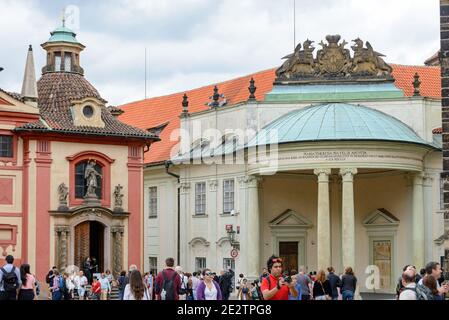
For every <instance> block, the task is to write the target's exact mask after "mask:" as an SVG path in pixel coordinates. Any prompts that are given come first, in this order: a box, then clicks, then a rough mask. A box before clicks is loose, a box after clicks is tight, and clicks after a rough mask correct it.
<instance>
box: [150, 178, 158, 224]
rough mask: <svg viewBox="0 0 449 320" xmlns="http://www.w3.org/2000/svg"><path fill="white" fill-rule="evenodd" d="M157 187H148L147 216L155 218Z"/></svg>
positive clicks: (156, 211)
mask: <svg viewBox="0 0 449 320" xmlns="http://www.w3.org/2000/svg"><path fill="white" fill-rule="evenodd" d="M158 198H159V195H158V187H157V186H150V187H148V216H149V218H157V216H158V202H159V201H158Z"/></svg>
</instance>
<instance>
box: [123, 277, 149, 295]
mask: <svg viewBox="0 0 449 320" xmlns="http://www.w3.org/2000/svg"><path fill="white" fill-rule="evenodd" d="M123 300H150V295H149V294H148V290H147V287H146V285H145V283H144V282H143V278H142V274H141V273H140V271H139V270H133V271H131V273H130V275H129V283H128V284H127V285H126V287H125V293H124V295H123Z"/></svg>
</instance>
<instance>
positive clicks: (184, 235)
mask: <svg viewBox="0 0 449 320" xmlns="http://www.w3.org/2000/svg"><path fill="white" fill-rule="evenodd" d="M179 187H180V189H181V190H180V193H181V195H180V198H181V199H180V211H181V212H180V215H181V216H180V226H179V238H180V239H179V241H180V251H181V252H180V261H175V264H176V265H180V266H182V267H183V269H184V270H193V269H194V267H195V266H191V265H190V261H189V256H190V254H189V253H190V248H189V242H190V240H192V239H188V237H189V235H190V229H189V225H190V223H189V221H190V219H191V218H192V213H191V212H190V182H181V183H180V186H179ZM161 239H162V238H161Z"/></svg>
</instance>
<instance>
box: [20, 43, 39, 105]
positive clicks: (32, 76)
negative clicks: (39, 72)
mask: <svg viewBox="0 0 449 320" xmlns="http://www.w3.org/2000/svg"><path fill="white" fill-rule="evenodd" d="M22 96H23V97H24V99H25V102H26V103H28V104H30V105H32V106H35V107H37V84H36V72H35V68H34V58H33V47H32V46H31V45H30V46H29V48H28V55H27V61H26V65H25V74H24V76H23V84H22Z"/></svg>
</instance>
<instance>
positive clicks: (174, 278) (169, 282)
mask: <svg viewBox="0 0 449 320" xmlns="http://www.w3.org/2000/svg"><path fill="white" fill-rule="evenodd" d="M165 265H166V268H165V269H164V270H162V271H160V272H159V273H158V275H157V277H156V290H155V292H156V296H157V298H158V300H179V291H180V289H181V278H180V277H179V275H178V273H177V272H176V271H175V269H173V267H174V265H175V260H174V259H173V258H167V259H166V260H165Z"/></svg>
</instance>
